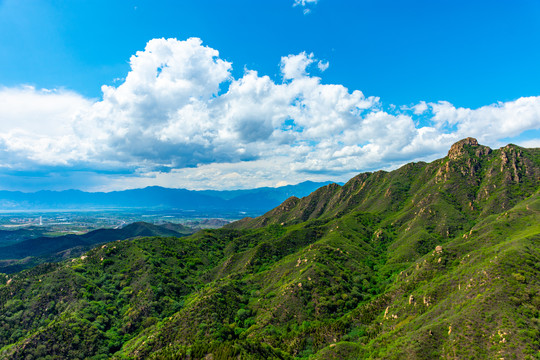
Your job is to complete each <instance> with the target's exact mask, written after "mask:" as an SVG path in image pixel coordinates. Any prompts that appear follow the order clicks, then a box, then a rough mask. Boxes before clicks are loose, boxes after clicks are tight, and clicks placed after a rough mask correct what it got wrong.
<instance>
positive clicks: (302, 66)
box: [281, 51, 315, 80]
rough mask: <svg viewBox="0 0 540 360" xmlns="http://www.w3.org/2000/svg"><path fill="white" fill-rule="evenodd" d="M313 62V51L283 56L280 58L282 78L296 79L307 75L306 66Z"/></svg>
mask: <svg viewBox="0 0 540 360" xmlns="http://www.w3.org/2000/svg"><path fill="white" fill-rule="evenodd" d="M314 62H315V59H314V58H313V53H311V54H306V52H305V51H304V52H302V53H300V54H298V55H289V56H283V57H282V58H281V74H282V76H283V78H284V79H286V80H289V79H298V78H301V77H304V76H307V71H306V69H307V67H308V66H309V65H311V64H313V63H314Z"/></svg>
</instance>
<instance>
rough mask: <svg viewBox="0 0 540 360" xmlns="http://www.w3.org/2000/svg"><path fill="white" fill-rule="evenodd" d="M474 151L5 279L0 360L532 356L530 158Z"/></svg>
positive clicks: (534, 243)
mask: <svg viewBox="0 0 540 360" xmlns="http://www.w3.org/2000/svg"><path fill="white" fill-rule="evenodd" d="M486 148H487V147H482V146H481V145H479V144H478V143H477V142H475V141H473V140H472V139H464V141H460V142H458V143H456V144H455V146H453V147H452V148H451V149H450V151H449V156H447V157H445V158H443V159H439V160H435V161H434V162H431V163H411V164H407V165H405V166H403V167H401V168H400V169H397V170H394V171H391V172H385V171H378V172H373V173H363V174H359V175H358V176H356V177H354V178H353V179H351V180H350V181H349V182H347V183H346V184H344V185H343V186H339V185H332V184H331V185H327V186H325V187H323V188H320V189H318V190H316V191H315V192H313V193H312V194H310V195H309V196H307V197H304V198H295V197H291V198H289V199H287V200H286V201H285V202H284V203H283V204H281V205H280V206H278V207H277V208H275V209H273V210H271V211H269V212H267V213H266V214H264V215H262V216H260V217H258V218H254V219H244V220H240V221H238V222H236V223H232V224H230V225H228V226H226V227H225V228H222V229H215V230H204V231H200V232H198V233H196V234H194V235H192V236H189V237H185V238H181V239H174V238H161V237H152V238H137V239H133V240H125V241H120V242H114V243H111V245H108V246H106V247H98V248H95V249H93V250H91V251H89V252H88V253H87V254H86V255H85V256H86V257H85V258H84V259H81V258H77V259H74V261H70V262H65V263H62V264H57V265H41V266H40V267H37V268H34V269H31V270H28V271H25V272H22V273H19V274H13V275H12V276H10V277H9V278H6V280H5V285H3V286H2V285H0V304H1V306H2V307H1V308H0V309H1V311H0V325H1V326H0V357H1V356H3V358H13V357H18V358H25V357H27V356H33V357H38V358H39V357H42V358H47V356H50V357H51V358H52V357H54V358H60V359H61V358H75V357H87V358H93V359H104V358H113V359H205V358H206V359H208V358H214V359H236V358H245V359H358V358H362V359H363V358H366V359H403V358H408V359H434V358H440V359H454V358H520V359H521V358H523V359H535V358H538V356H539V355H540V343H539V342H538V339H539V338H540V295H539V294H540V276H539V274H540V267H539V265H538V264H540V176H539V175H540V149H525V148H520V147H517V146H515V145H507V146H505V147H502V148H500V149H496V150H491V149H489V148H487V149H486ZM488 149H489V150H488ZM0 278H1V277H0ZM62 339H76V341H69V342H66V341H65V340H62ZM55 344H56V345H57V346H56V347H55ZM58 344H61V345H62V346H58Z"/></svg>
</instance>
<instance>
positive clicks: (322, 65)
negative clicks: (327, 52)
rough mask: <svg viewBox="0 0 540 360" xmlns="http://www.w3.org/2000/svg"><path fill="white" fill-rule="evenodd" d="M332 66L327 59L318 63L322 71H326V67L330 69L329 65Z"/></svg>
mask: <svg viewBox="0 0 540 360" xmlns="http://www.w3.org/2000/svg"><path fill="white" fill-rule="evenodd" d="M329 66H330V63H329V62H328V61H327V62H322V61H319V62H318V63H317V67H318V68H319V70H320V71H321V72H324V71H326V69H328V67H329Z"/></svg>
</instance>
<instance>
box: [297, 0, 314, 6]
mask: <svg viewBox="0 0 540 360" xmlns="http://www.w3.org/2000/svg"><path fill="white" fill-rule="evenodd" d="M318 2H319V0H294V4H293V6H303V7H305V6H308V5H316V4H317V3H318Z"/></svg>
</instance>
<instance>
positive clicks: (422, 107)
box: [412, 101, 428, 115]
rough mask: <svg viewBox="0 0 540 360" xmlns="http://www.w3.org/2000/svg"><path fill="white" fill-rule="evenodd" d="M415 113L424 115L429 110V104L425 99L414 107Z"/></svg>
mask: <svg viewBox="0 0 540 360" xmlns="http://www.w3.org/2000/svg"><path fill="white" fill-rule="evenodd" d="M412 109H413V111H414V114H415V115H422V114H423V113H425V112H426V111H427V110H428V105H427V104H426V102H425V101H420V102H419V103H418V104H416V105H414V106H413V107H412Z"/></svg>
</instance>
